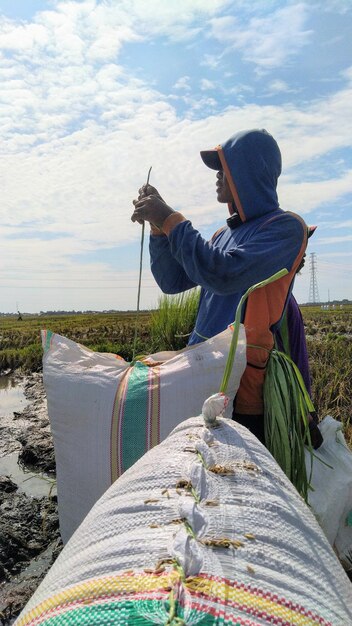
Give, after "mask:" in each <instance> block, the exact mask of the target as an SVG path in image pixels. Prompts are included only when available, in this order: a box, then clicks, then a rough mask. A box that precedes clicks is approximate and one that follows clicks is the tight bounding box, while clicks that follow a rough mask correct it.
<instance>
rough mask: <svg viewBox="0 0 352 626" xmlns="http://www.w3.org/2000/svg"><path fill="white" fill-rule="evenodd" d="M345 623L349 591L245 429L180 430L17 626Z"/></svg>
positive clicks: (127, 480)
mask: <svg viewBox="0 0 352 626" xmlns="http://www.w3.org/2000/svg"><path fill="white" fill-rule="evenodd" d="M73 624H74V625H82V626H83V625H89V626H93V625H94V626H103V624H104V625H109V626H112V625H115V624H116V625H119V626H122V625H127V624H128V625H138V626H143V625H145V626H147V625H148V626H150V625H151V624H169V625H174V626H176V625H178V626H181V625H183V626H185V625H196V624H199V625H200V626H208V625H211V624H214V625H215V624H216V625H218V626H219V625H224V626H225V625H226V626H230V625H233V626H235V625H236V626H239V625H240V626H262V625H264V624H266V625H267V624H278V625H280V626H290V625H302V626H303V625H304V626H316V625H318V624H319V625H320V626H328V625H329V626H348V625H350V624H352V600H351V586H350V582H349V580H348V578H347V577H346V575H345V573H344V571H343V569H342V567H341V565H340V563H339V562H338V560H337V558H336V556H335V554H334V552H333V550H332V549H331V547H330V545H329V543H328V541H327V539H326V537H325V535H324V534H323V532H322V530H321V529H320V526H319V525H318V523H317V521H316V519H315V517H314V516H313V514H312V513H311V511H310V509H309V507H308V506H307V505H306V504H305V502H304V501H303V499H302V498H301V497H300V496H299V494H298V492H297V491H296V489H295V488H294V487H293V486H292V484H291V483H290V482H289V480H288V479H287V478H286V476H285V475H284V473H283V472H282V470H281V469H280V468H279V466H278V465H277V463H276V462H275V461H274V459H273V457H272V456H271V455H270V454H269V453H268V451H267V450H266V448H265V447H264V446H262V445H261V444H260V442H259V441H258V440H257V439H256V438H255V437H254V436H253V435H252V434H251V433H250V432H249V431H248V430H247V429H246V428H244V427H242V426H240V425H238V424H236V423H234V422H232V421H231V420H227V419H223V418H221V419H219V420H218V421H217V427H216V428H208V427H206V426H205V423H204V420H203V418H202V417H196V418H191V419H188V420H187V421H185V422H183V423H182V424H180V425H179V426H178V427H177V428H176V429H175V430H174V431H173V433H172V434H170V435H169V436H168V437H167V439H166V440H165V441H163V442H162V443H161V444H160V445H158V446H157V447H155V448H153V449H152V450H150V451H149V452H147V453H146V454H145V455H144V456H143V457H142V458H141V459H140V460H139V461H138V462H137V463H136V464H135V465H133V467H131V468H130V469H129V470H127V471H126V472H125V473H124V474H123V475H122V476H121V477H120V478H119V479H118V480H117V481H116V482H115V483H114V484H113V485H112V486H111V487H110V489H109V490H108V491H107V492H106V493H105V494H104V495H103V496H102V498H101V499H100V500H99V501H98V502H97V503H96V505H95V506H94V507H93V509H92V510H91V511H90V513H89V514H88V516H87V517H86V519H85V520H84V521H83V522H82V524H81V525H80V527H79V528H78V530H77V531H76V532H75V534H74V535H73V537H72V538H71V539H70V541H69V542H68V543H67V545H66V546H65V548H64V550H63V551H62V553H61V554H60V556H59V558H58V559H57V561H56V563H55V564H54V565H53V567H52V568H51V570H50V571H49V573H48V574H47V576H46V578H45V579H44V581H43V582H42V583H41V585H40V587H39V588H38V590H37V591H36V593H35V594H34V596H33V597H32V599H31V600H30V601H29V603H28V605H27V606H26V608H25V609H24V611H23V612H22V614H21V616H20V617H19V618H18V620H17V621H16V626H39V625H41V626H45V625H46V626H49V625H50V626H71V625H73Z"/></svg>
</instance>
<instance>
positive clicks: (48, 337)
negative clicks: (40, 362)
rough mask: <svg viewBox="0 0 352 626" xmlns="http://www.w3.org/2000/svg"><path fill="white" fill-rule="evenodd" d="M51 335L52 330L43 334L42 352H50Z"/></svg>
mask: <svg viewBox="0 0 352 626" xmlns="http://www.w3.org/2000/svg"><path fill="white" fill-rule="evenodd" d="M53 334H54V333H53V332H52V330H47V331H46V332H45V344H44V346H43V350H44V352H48V350H50V342H51V338H52V336H53Z"/></svg>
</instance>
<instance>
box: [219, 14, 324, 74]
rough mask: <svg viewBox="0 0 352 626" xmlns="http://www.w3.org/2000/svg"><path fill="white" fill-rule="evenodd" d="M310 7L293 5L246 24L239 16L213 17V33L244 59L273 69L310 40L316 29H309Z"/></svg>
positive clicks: (262, 67) (262, 68) (254, 18)
mask: <svg viewBox="0 0 352 626" xmlns="http://www.w3.org/2000/svg"><path fill="white" fill-rule="evenodd" d="M307 16H308V10H307V5H305V4H304V3H298V4H292V5H291V4H290V5H288V6H286V7H283V8H279V9H277V10H276V11H274V12H272V13H270V14H269V15H266V16H265V17H252V18H251V19H250V20H249V21H248V23H242V22H241V20H240V19H239V18H238V17H233V16H224V17H219V18H217V17H215V18H213V19H212V20H210V24H211V36H212V37H214V38H215V39H218V40H219V41H221V42H222V43H223V44H225V45H228V46H229V49H230V50H231V49H233V50H239V51H240V52H241V53H242V56H243V59H244V60H245V61H248V62H249V63H253V64H255V65H256V66H257V67H258V68H259V69H260V70H271V69H273V68H276V67H281V66H282V65H283V64H285V63H287V61H288V60H289V59H290V57H292V56H294V55H295V54H297V52H298V51H300V50H301V48H302V47H303V46H305V45H307V44H308V43H309V42H310V39H311V35H312V31H311V30H307V29H305V23H306V21H307Z"/></svg>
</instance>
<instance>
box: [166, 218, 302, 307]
mask: <svg viewBox="0 0 352 626" xmlns="http://www.w3.org/2000/svg"><path fill="white" fill-rule="evenodd" d="M304 235H305V233H304V226H303V225H302V223H301V222H300V221H299V220H298V219H295V218H294V217H293V216H292V215H290V214H286V213H282V214H281V215H280V217H279V218H278V219H276V220H273V221H271V222H270V224H268V225H267V226H265V225H263V226H262V227H261V228H258V230H257V232H255V233H253V234H252V235H251V237H250V239H249V240H247V241H245V242H244V243H243V244H240V245H235V244H234V247H233V249H230V250H226V251H224V250H222V249H221V248H220V247H218V246H217V245H216V243H217V239H215V242H214V243H212V242H209V241H206V240H205V239H203V237H201V235H200V234H199V232H198V231H197V230H195V229H194V228H193V227H192V224H191V223H190V222H189V221H183V222H181V223H179V224H178V225H177V226H175V228H173V229H172V231H171V232H170V234H169V242H170V251H171V254H172V256H173V257H174V259H175V260H176V261H178V263H179V264H180V265H181V266H182V267H183V268H184V270H185V272H186V273H187V276H188V277H189V279H190V280H192V281H193V282H195V283H197V284H199V285H201V286H202V287H204V288H205V289H207V290H209V291H212V292H213V293H215V294H218V295H228V294H231V293H236V292H243V291H245V290H246V289H248V287H250V286H251V285H253V284H255V283H258V282H260V281H262V280H265V279H266V278H268V277H269V276H271V275H272V274H274V273H275V272H277V271H278V270H280V269H282V268H286V269H287V270H288V271H290V270H291V268H292V266H293V263H294V261H295V259H296V257H297V255H298V253H299V251H300V249H301V245H302V242H303V240H304Z"/></svg>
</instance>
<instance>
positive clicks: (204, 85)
mask: <svg viewBox="0 0 352 626" xmlns="http://www.w3.org/2000/svg"><path fill="white" fill-rule="evenodd" d="M200 88H201V90H202V91H208V90H209V89H216V85H215V83H214V82H213V81H211V80H208V79H207V78H202V79H201V81H200Z"/></svg>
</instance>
